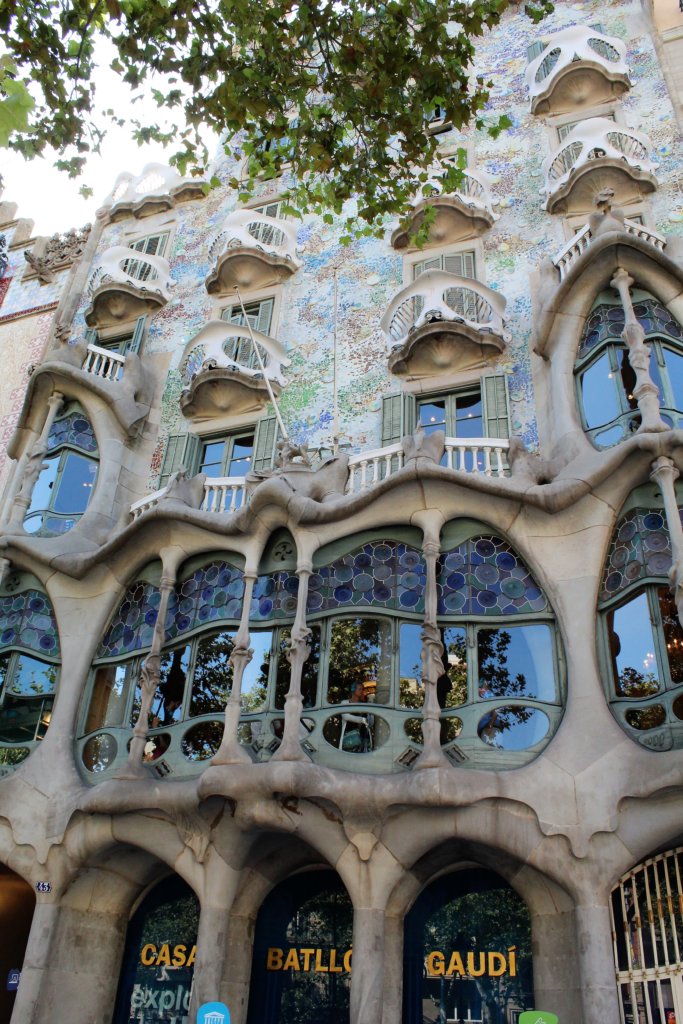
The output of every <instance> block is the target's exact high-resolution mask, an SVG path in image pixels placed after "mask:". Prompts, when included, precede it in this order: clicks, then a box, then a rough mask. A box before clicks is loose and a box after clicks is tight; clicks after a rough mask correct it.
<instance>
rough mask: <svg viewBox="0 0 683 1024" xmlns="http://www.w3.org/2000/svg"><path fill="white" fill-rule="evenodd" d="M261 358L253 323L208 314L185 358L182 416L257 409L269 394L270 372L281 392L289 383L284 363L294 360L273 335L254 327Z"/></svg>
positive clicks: (200, 416) (276, 389)
mask: <svg viewBox="0 0 683 1024" xmlns="http://www.w3.org/2000/svg"><path fill="white" fill-rule="evenodd" d="M253 335H254V339H255V341H256V342H257V344H258V346H259V351H260V354H261V359H262V361H263V366H264V369H263V372H262V371H261V368H260V366H259V362H258V359H257V357H256V353H255V351H254V345H253V343H252V340H251V337H250V334H249V329H248V328H247V327H241V326H240V325H239V324H230V323H226V322H225V321H224V320H209V322H208V323H207V324H205V325H204V327H202V329H201V330H200V331H199V333H198V334H196V335H195V337H194V338H192V340H191V341H190V342H189V343H188V345H187V347H186V349H185V356H184V358H183V361H182V364H181V366H182V372H183V377H184V380H185V383H186V387H185V390H184V391H183V392H182V394H181V396H180V408H181V411H182V413H183V415H184V416H187V417H188V418H192V419H206V418H210V417H212V416H219V415H221V414H222V413H226V412H229V413H230V414H234V413H244V412H256V411H258V410H259V409H261V408H263V406H264V405H265V404H266V403H267V402H268V400H269V397H270V396H269V394H268V386H267V384H266V377H267V378H268V381H269V383H270V386H271V388H272V389H273V393H274V394H275V396H276V397H277V396H278V395H279V394H280V392H281V391H282V388H283V386H284V385H285V384H286V383H287V382H286V380H285V378H284V376H283V374H282V368H283V366H289V363H290V360H289V359H287V357H286V355H285V350H284V348H283V346H282V345H281V344H280V342H279V341H276V339H275V338H269V337H268V336H267V335H266V334H261V333H260V332H259V331H254V332H253Z"/></svg>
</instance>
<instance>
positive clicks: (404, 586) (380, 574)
mask: <svg viewBox="0 0 683 1024" xmlns="http://www.w3.org/2000/svg"><path fill="white" fill-rule="evenodd" d="M425 583H426V567H425V564H424V559H423V557H422V554H421V553H420V552H419V551H417V550H416V549H415V548H412V547H410V546H409V545H407V544H402V543H399V542H396V541H379V542H378V541H373V542H372V543H369V544H364V545H363V547H361V548H357V549H356V550H355V551H351V552H349V553H348V554H346V555H343V556H342V557H341V558H338V559H337V560H336V561H334V562H332V563H331V564H330V565H327V566H322V567H321V568H319V569H317V571H316V572H314V573H313V574H312V576H311V578H310V580H309V584H308V589H309V594H308V611H309V612H318V611H331V610H332V609H334V608H345V607H350V608H352V607H358V606H372V607H373V608H386V609H391V610H393V611H401V610H404V611H407V612H423V611H424V588H425Z"/></svg>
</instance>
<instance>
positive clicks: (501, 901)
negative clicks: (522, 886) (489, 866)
mask: <svg viewBox="0 0 683 1024" xmlns="http://www.w3.org/2000/svg"><path fill="white" fill-rule="evenodd" d="M404 928H405V931H404V968H403V977H404V982H403V1024H427V1022H431V1021H434V1022H435V1024H436V1022H438V1024H470V1022H471V1024H516V1021H517V1019H518V1017H519V1014H520V1013H521V1012H522V1011H523V1010H526V1009H531V1008H532V1007H533V974H532V963H531V918H530V915H529V911H528V909H527V906H526V904H525V902H524V900H523V899H522V898H521V896H519V895H518V894H517V893H516V892H515V891H514V889H512V888H511V887H510V886H509V885H508V884H507V883H506V882H505V881H504V880H503V879H502V878H501V877H500V876H499V875H497V874H495V872H493V871H488V870H485V869H483V868H466V869H463V870H460V871H455V872H451V873H450V874H447V875H443V876H441V877H440V878H438V879H437V880H436V881H434V882H432V883H431V884H430V885H428V886H427V887H426V888H425V889H423V890H422V892H421V893H420V895H419V897H418V898H417V900H416V901H415V903H414V904H413V907H412V908H411V910H410V912H409V913H408V914H407V915H406V919H405V926H404Z"/></svg>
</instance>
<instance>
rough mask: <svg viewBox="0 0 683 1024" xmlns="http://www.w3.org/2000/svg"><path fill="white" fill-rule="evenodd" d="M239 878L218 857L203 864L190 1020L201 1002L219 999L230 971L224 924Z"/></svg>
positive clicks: (226, 931)
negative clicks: (203, 876)
mask: <svg viewBox="0 0 683 1024" xmlns="http://www.w3.org/2000/svg"><path fill="white" fill-rule="evenodd" d="M239 879H240V873H239V871H235V870H233V869H232V868H230V867H228V865H227V864H225V862H224V861H222V860H220V859H218V858H212V859H211V862H210V863H209V864H208V865H207V870H206V875H205V878H204V886H203V896H202V898H201V900H200V912H199V928H198V930H197V957H196V960H195V968H194V981H193V985H192V1000H191V1002H190V1013H189V1019H190V1020H192V1021H193V1020H195V1019H196V1016H197V1010H198V1009H199V1007H200V1006H202V1004H203V1003H212V1002H216V1001H217V1000H220V999H221V985H222V982H223V978H224V976H225V975H226V974H230V971H231V969H232V968H231V964H230V963H229V962H228V961H227V960H226V952H227V941H228V925H229V913H230V907H231V905H232V902H233V899H234V898H235V894H236V892H237V887H238V885H239ZM242 955H243V954H242ZM228 1006H229V1004H228ZM229 1009H230V1010H232V1007H231V1006H229Z"/></svg>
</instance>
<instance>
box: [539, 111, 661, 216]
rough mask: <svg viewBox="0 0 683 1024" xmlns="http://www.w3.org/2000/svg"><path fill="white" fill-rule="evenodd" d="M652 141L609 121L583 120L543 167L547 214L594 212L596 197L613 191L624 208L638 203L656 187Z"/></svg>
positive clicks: (615, 199) (601, 118)
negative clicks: (606, 190) (651, 148)
mask: <svg viewBox="0 0 683 1024" xmlns="http://www.w3.org/2000/svg"><path fill="white" fill-rule="evenodd" d="M649 147H650V142H649V139H648V138H647V137H646V136H644V135H641V134H640V133H639V132H635V131H633V130H632V129H631V128H623V127H622V126H621V125H617V124H615V123H614V121H609V120H608V119H607V118H605V117H592V118H590V119H589V120H587V121H581V122H580V123H579V124H577V125H576V127H575V128H572V130H571V131H570V132H569V134H568V135H567V136H566V138H565V139H564V140H563V141H562V143H561V144H560V145H559V147H558V148H557V150H556V151H555V152H554V153H553V154H551V155H550V156H549V157H547V159H546V160H545V161H544V162H543V172H544V174H545V189H544V194H545V196H546V204H545V207H546V210H547V211H548V212H549V213H563V214H578V213H585V214H589V213H592V211H593V209H594V206H595V197H596V196H597V195H598V193H600V192H602V191H603V190H604V189H607V188H609V189H611V190H612V191H613V192H614V202H615V204H617V205H619V206H624V205H627V204H628V203H633V202H637V201H638V200H639V199H641V198H642V197H643V195H645V194H646V193H649V192H654V190H655V189H656V188H657V179H656V177H655V164H653V163H652V161H651V160H650V158H649Z"/></svg>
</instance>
